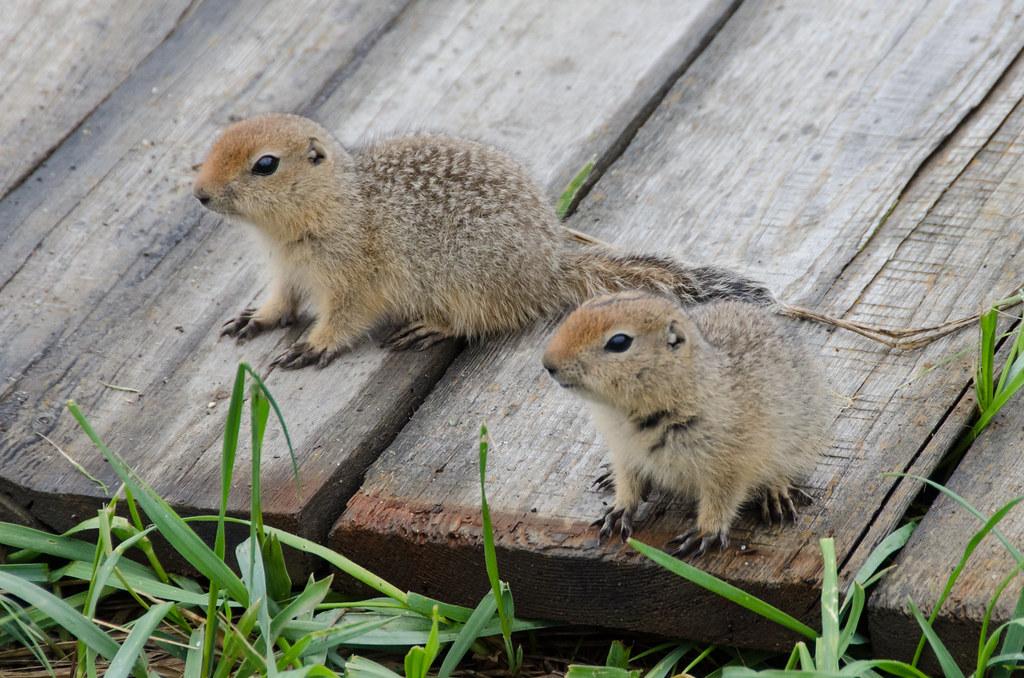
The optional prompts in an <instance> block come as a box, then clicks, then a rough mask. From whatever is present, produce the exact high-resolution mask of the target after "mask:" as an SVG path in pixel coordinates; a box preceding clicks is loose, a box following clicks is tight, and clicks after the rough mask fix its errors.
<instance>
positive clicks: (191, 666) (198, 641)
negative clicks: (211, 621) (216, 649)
mask: <svg viewBox="0 0 1024 678" xmlns="http://www.w3.org/2000/svg"><path fill="white" fill-rule="evenodd" d="M205 629H206V625H205V624H200V625H199V627H198V628H196V629H195V630H194V631H192V635H191V636H190V637H189V639H188V645H189V647H188V654H187V655H185V670H184V672H183V673H182V674H181V678H202V676H203V673H202V672H203V635H204V632H205Z"/></svg>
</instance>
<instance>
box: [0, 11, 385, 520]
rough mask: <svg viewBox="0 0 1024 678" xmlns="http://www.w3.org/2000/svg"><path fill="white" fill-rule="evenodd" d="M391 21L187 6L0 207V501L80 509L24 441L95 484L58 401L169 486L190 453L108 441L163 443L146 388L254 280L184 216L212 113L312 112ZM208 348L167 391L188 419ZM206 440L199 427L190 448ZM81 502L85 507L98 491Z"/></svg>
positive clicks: (61, 512)
mask: <svg viewBox="0 0 1024 678" xmlns="http://www.w3.org/2000/svg"><path fill="white" fill-rule="evenodd" d="M402 6H403V5H402V4H401V3H400V2H398V1H395V2H388V3H372V4H363V3H355V2H336V3H332V4H330V5H323V4H320V3H314V2H308V3H300V4H299V5H296V4H295V3H288V2H274V1H270V2H261V3H245V4H244V5H243V4H231V3H216V2H212V3H204V4H201V5H199V6H198V7H197V8H196V9H195V10H194V11H193V12H192V13H191V14H190V15H189V16H188V17H187V18H186V20H185V21H184V22H183V23H182V25H181V26H180V27H179V29H178V30H177V31H176V32H175V33H174V34H173V35H172V36H171V37H170V38H169V39H168V40H167V41H166V42H164V44H163V45H161V47H160V48H159V49H158V50H157V51H156V52H155V53H154V54H153V55H152V57H151V58H150V59H148V60H146V61H145V62H144V63H143V64H142V65H141V66H140V68H139V69H138V70H137V71H135V72H134V73H133V74H132V76H131V77H130V78H129V79H128V80H127V81H126V82H125V83H124V84H123V85H122V86H121V87H119V88H118V90H117V91H116V92H115V93H114V94H113V95H112V96H111V97H110V98H109V99H108V100H107V101H106V102H105V103H104V104H102V105H101V106H100V107H99V108H98V109H97V110H96V111H95V112H94V113H93V114H92V115H91V116H90V117H89V118H88V119H87V120H86V121H85V122H84V123H83V125H82V126H81V128H80V129H79V130H78V131H76V132H75V134H73V135H72V136H71V137H70V138H69V139H68V140H67V141H66V142H65V143H64V144H63V145H62V146H61V147H60V149H58V150H57V151H56V152H55V153H54V155H53V156H52V157H51V158H50V160H49V162H48V163H47V167H46V168H45V170H40V171H38V172H36V174H35V175H34V176H33V177H32V178H31V179H30V180H29V181H27V182H25V183H24V184H22V185H21V186H20V187H19V188H18V189H17V190H15V191H14V192H12V193H11V194H10V195H8V196H7V198H6V199H4V200H3V201H2V202H0V223H3V224H4V229H5V231H6V232H7V233H8V235H7V238H6V240H5V244H4V248H3V249H2V250H0V307H2V308H3V309H4V313H3V314H0V337H2V339H0V344H2V345H3V346H4V351H3V352H2V353H0V374H2V375H3V385H2V388H3V391H2V395H0V430H3V431H4V435H3V436H2V439H0V468H2V469H3V470H2V471H0V476H2V477H3V480H4V482H3V485H4V490H5V491H6V492H7V493H8V494H10V495H12V498H13V499H14V500H15V502H16V503H18V504H20V505H22V506H27V505H30V504H32V502H33V501H36V504H35V505H34V510H36V511H37V515H39V516H40V517H41V519H42V520H43V521H44V522H50V520H49V519H50V518H51V517H52V518H53V519H54V523H53V524H55V525H63V526H66V525H67V524H68V523H69V521H74V520H76V519H78V518H80V517H81V513H80V512H81V511H82V510H83V508H82V506H83V505H82V504H77V505H76V504H75V503H74V502H73V501H70V500H68V501H67V503H64V504H63V505H62V502H63V500H64V498H66V497H74V496H76V494H80V493H81V490H82V487H83V483H82V480H83V479H82V478H81V477H80V476H78V475H77V474H76V473H75V472H74V471H73V470H71V469H70V467H69V466H68V465H67V464H66V462H65V463H61V459H60V457H59V456H54V455H55V454H56V452H54V451H53V450H52V449H47V446H46V444H45V443H43V442H42V441H41V440H40V439H39V437H38V436H37V433H44V434H47V435H49V433H53V434H54V436H56V437H53V436H51V438H53V439H54V440H55V441H56V442H57V443H58V444H60V445H63V446H66V447H65V449H66V450H67V451H68V452H69V453H70V454H71V455H73V456H74V457H76V458H78V459H80V460H82V461H83V463H85V464H86V466H87V467H88V468H90V469H91V470H92V471H94V472H98V473H101V475H102V476H104V477H109V470H108V469H105V468H103V467H102V464H101V463H100V462H99V460H98V459H97V458H96V456H95V454H94V453H93V452H92V451H91V450H88V446H87V445H86V444H85V441H84V439H83V438H82V437H81V435H79V434H78V433H77V432H74V431H73V429H72V427H71V425H72V423H73V422H71V420H70V417H68V416H67V415H66V414H65V413H64V412H63V411H62V410H63V402H64V400H65V399H66V398H67V397H69V396H72V397H75V398H77V399H78V400H79V401H80V402H81V404H82V406H83V408H84V409H85V411H86V412H88V413H89V415H90V416H91V417H92V418H93V419H94V420H95V421H96V423H97V424H100V426H101V428H100V429H99V430H100V431H101V432H102V434H103V435H105V436H106V437H107V438H108V439H110V440H111V442H114V443H118V444H121V443H126V442H127V441H132V442H133V443H135V444H136V445H143V444H145V445H147V447H146V449H142V448H140V447H136V448H134V449H133V447H131V446H128V445H127V444H125V445H124V446H121V447H120V449H122V450H123V451H124V452H125V453H126V455H127V456H128V458H129V460H130V461H131V462H132V463H134V464H136V465H137V466H139V467H140V469H143V470H145V469H147V468H149V469H152V471H154V474H153V475H151V476H147V477H149V478H150V479H153V476H154V475H156V473H155V472H159V471H163V472H164V473H165V474H166V475H167V479H166V480H165V482H164V483H163V486H168V485H181V484H182V482H181V481H182V479H183V478H184V477H187V472H188V466H189V463H190V462H191V461H192V460H194V458H195V456H197V455H199V454H201V453H202V452H203V451H204V450H205V447H199V448H193V449H190V450H188V451H182V454H183V455H184V456H179V457H173V456H171V455H168V454H167V453H166V451H165V450H162V449H156V448H153V447H152V446H151V445H152V444H151V443H149V442H148V440H146V439H145V438H143V437H134V438H133V437H131V436H129V437H121V436H119V435H118V433H122V432H125V431H127V430H128V429H129V428H130V426H131V424H142V425H143V430H145V422H147V421H148V422H149V426H150V428H155V429H160V430H164V431H170V432H171V434H172V435H173V434H174V433H176V431H175V429H174V428H173V426H174V424H175V423H176V421H177V418H179V417H181V416H183V414H184V412H183V408H182V407H181V406H180V405H178V404H177V403H175V404H168V403H165V402H161V390H162V389H164V388H167V389H169V388H174V386H175V385H176V383H175V382H174V381H172V379H171V376H172V375H171V372H173V369H174V368H175V367H177V366H182V367H186V368H188V367H189V365H188V364H187V361H186V356H188V355H189V353H191V352H193V351H194V350H198V351H199V352H204V351H203V349H205V347H207V346H209V345H211V344H212V343H213V342H212V338H211V335H210V333H209V332H208V330H210V328H211V327H212V324H213V323H214V319H215V317H216V316H219V315H220V314H221V313H223V312H224V311H225V309H224V306H221V305H217V306H215V305H212V302H214V301H215V299H216V298H215V297H214V296H213V295H212V294H211V291H213V290H219V291H222V292H224V291H225V288H227V290H226V296H227V297H228V298H233V299H238V300H239V301H241V300H242V299H243V297H244V295H245V294H252V291H251V290H250V289H246V288H245V287H244V285H245V284H246V283H248V284H249V285H250V286H251V285H252V284H253V283H254V281H253V280H251V279H250V280H247V281H240V280H239V279H237V278H235V277H234V276H235V273H236V272H237V270H236V269H234V268H233V267H229V266H227V265H225V261H226V260H227V257H226V256H225V252H232V253H242V254H245V255H252V254H254V253H255V250H254V249H253V248H249V249H245V248H246V247H247V245H243V246H241V247H240V248H235V247H234V245H233V243H234V241H235V240H237V235H238V233H237V232H236V231H233V230H229V229H228V227H227V226H225V225H224V224H223V223H221V222H220V221H219V220H216V219H213V218H210V217H209V216H206V215H203V216H201V215H200V211H201V210H200V209H199V208H198V205H196V204H194V203H195V201H194V200H192V199H191V196H190V191H189V184H190V181H191V172H190V170H189V167H190V166H191V165H192V164H193V163H195V162H196V161H197V160H198V159H201V157H202V153H203V152H204V151H205V148H204V145H205V144H206V143H207V142H208V140H209V138H210V137H212V136H213V135H214V134H215V133H216V131H217V130H218V128H220V127H222V126H223V125H225V124H227V123H228V122H229V119H230V116H232V115H238V114H242V115H244V114H248V113H251V112H255V111H260V110H267V109H270V110H274V109H283V110H288V109H294V108H297V107H301V106H303V105H306V104H308V102H310V101H312V100H314V99H315V98H316V97H317V96H318V95H319V93H320V88H321V86H322V85H323V84H324V83H326V82H328V81H329V80H330V79H331V77H332V76H334V75H335V74H336V73H337V71H338V70H339V69H340V68H343V67H345V66H346V65H348V64H351V63H353V61H354V60H357V59H358V58H359V57H360V56H361V53H362V51H363V50H364V49H365V44H364V43H365V41H366V40H368V39H369V38H372V36H374V35H376V34H379V33H380V32H381V31H382V30H384V29H385V28H386V27H387V26H388V24H389V22H390V21H391V20H392V18H393V17H394V16H396V15H397V13H398V12H399V11H400V10H401V9H402ZM228 96H230V97H231V98H230V99H229V98H228ZM232 306H233V305H232ZM197 318H198V319H201V320H204V321H205V322H204V323H203V324H197ZM176 327H178V328H180V329H175V328H176ZM186 328H188V329H187V330H186ZM221 351H223V353H221V354H220V358H221V360H223V364H222V365H221V369H220V370H218V371H217V372H216V373H215V374H216V375H217V376H216V377H215V378H213V379H208V378H207V377H206V375H203V377H202V379H201V380H200V379H199V378H198V375H196V376H197V380H196V381H197V386H196V387H195V388H194V389H193V390H191V391H188V392H187V393H186V394H184V395H185V396H187V397H188V398H190V401H189V402H190V404H192V405H194V408H195V409H193V410H190V411H191V412H192V413H195V411H197V410H198V411H200V412H201V411H202V410H203V409H204V408H206V405H207V403H209V402H211V401H216V400H218V398H217V397H215V396H216V395H218V394H219V393H220V392H219V391H218V389H219V388H221V386H222V385H223V384H226V383H229V379H230V375H229V374H228V371H229V369H228V367H227V365H228V364H230V363H232V362H236V361H237V359H238V357H239V356H238V354H237V352H235V351H234V350H229V349H228V347H227V346H225V347H223V348H221ZM152 356H159V358H160V359H159V360H152V359H151V357H152ZM165 380H166V383H165ZM101 381H102V382H107V383H115V384H122V385H126V386H132V387H135V388H138V389H141V390H142V391H143V394H144V395H143V396H141V397H133V396H132V395H131V394H128V393H125V392H121V391H116V390H112V389H108V388H106V387H104V386H103V385H102V384H101ZM200 382H203V383H201V384H200ZM164 392H166V391H164ZM216 419H218V420H219V419H221V417H220V416H219V415H218V416H217V417H216ZM215 430H216V424H214V422H213V421H212V418H211V422H210V424H209V431H208V436H212V435H214V434H215ZM48 432H49V433H48ZM185 440H188V439H185ZM175 442H176V441H175V440H165V441H164V445H166V446H167V447H173V444H174V443H175ZM196 442H198V440H197V441H196ZM206 442H207V443H208V442H209V437H208V438H207V440H206ZM47 493H55V495H54V496H49V495H48V494H47ZM85 493H86V494H89V495H90V496H91V497H93V498H95V496H96V495H97V493H98V490H97V489H96V488H95V487H88V488H87V490H86V492H85ZM46 499H49V500H50V503H49V504H47V502H46ZM37 500H38V501H37ZM85 505H88V503H87V504H85ZM87 510H91V509H87ZM47 511H50V512H51V514H47V515H43V514H46V512H47Z"/></svg>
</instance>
